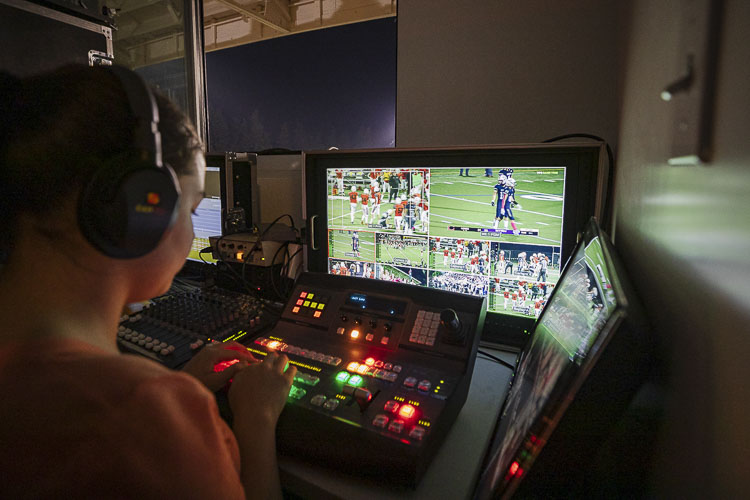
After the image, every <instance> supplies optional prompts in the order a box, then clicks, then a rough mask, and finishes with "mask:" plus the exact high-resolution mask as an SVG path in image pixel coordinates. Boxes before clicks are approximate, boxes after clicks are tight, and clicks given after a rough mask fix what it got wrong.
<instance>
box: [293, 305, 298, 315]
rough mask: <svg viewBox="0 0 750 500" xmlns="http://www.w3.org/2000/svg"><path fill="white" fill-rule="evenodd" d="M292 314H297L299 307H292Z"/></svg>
mask: <svg viewBox="0 0 750 500" xmlns="http://www.w3.org/2000/svg"><path fill="white" fill-rule="evenodd" d="M292 312H293V313H294V314H297V313H298V312H299V306H294V309H292Z"/></svg>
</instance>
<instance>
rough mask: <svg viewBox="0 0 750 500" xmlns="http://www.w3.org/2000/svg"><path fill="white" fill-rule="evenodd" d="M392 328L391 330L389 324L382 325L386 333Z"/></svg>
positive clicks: (391, 326)
mask: <svg viewBox="0 0 750 500" xmlns="http://www.w3.org/2000/svg"><path fill="white" fill-rule="evenodd" d="M392 328H393V325H391V324H390V323H385V324H384V325H383V329H384V330H385V331H386V332H390V331H391V329H392Z"/></svg>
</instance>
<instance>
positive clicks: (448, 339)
mask: <svg viewBox="0 0 750 500" xmlns="http://www.w3.org/2000/svg"><path fill="white" fill-rule="evenodd" d="M440 324H441V325H442V327H443V328H444V329H445V335H444V336H443V342H445V343H447V344H456V345H463V343H464V340H465V339H466V334H465V333H464V331H463V328H462V327H461V320H459V319H458V314H457V313H456V311H454V310H453V309H443V311H442V312H441V313H440Z"/></svg>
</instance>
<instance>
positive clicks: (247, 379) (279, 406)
mask: <svg viewBox="0 0 750 500" xmlns="http://www.w3.org/2000/svg"><path fill="white" fill-rule="evenodd" d="M288 362H289V359H288V358H287V357H286V355H284V354H282V355H277V354H275V353H271V354H269V355H268V357H267V358H266V359H265V360H264V361H263V363H258V364H255V365H250V366H247V367H246V368H244V369H242V370H240V371H239V372H237V374H236V375H235V377H234V381H233V382H232V387H231V388H230V390H229V405H230V407H231V409H232V413H233V416H234V425H233V427H234V429H233V430H234V435H235V438H236V439H237V444H238V446H239V449H240V464H241V468H240V479H241V481H242V484H243V486H244V487H245V492H246V495H247V497H248V498H274V499H280V498H281V485H280V483H279V468H278V463H277V460H276V422H277V421H278V418H279V414H281V410H283V409H284V404H285V403H286V399H287V396H288V395H289V389H290V387H291V385H292V381H293V380H294V375H295V374H296V373H297V368H296V367H294V366H291V365H288ZM287 365H288V367H287Z"/></svg>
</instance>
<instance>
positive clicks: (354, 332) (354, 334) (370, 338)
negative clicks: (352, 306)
mask: <svg viewBox="0 0 750 500" xmlns="http://www.w3.org/2000/svg"><path fill="white" fill-rule="evenodd" d="M345 332H346V328H344V327H343V326H340V327H338V328H336V333H337V334H339V335H343V334H344V333H345ZM349 336H350V337H351V338H352V339H354V340H357V339H359V338H360V337H362V333H361V332H360V331H359V330H352V331H351V332H349ZM364 339H365V340H366V341H367V342H372V341H373V340H375V335H374V334H373V333H370V332H367V333H366V334H365V335H364ZM390 341H391V338H390V337H383V338H381V339H380V343H381V344H383V345H387V344H388V342H390Z"/></svg>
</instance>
